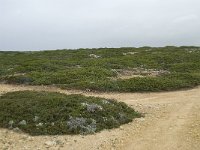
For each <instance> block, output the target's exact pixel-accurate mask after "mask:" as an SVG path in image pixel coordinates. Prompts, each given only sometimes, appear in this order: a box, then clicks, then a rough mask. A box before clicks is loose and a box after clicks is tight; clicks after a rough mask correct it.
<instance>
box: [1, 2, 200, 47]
mask: <svg viewBox="0 0 200 150" xmlns="http://www.w3.org/2000/svg"><path fill="white" fill-rule="evenodd" d="M199 17H200V1H199V0H184V1H183V0H167V1H163V0H101V1H99V0H84V1H83V0H56V1H55V0H18V1H16V0H0V22H1V23H0V50H38V49H58V48H80V47H84V48H87V47H121V46H122V47H125V46H144V45H150V46H165V45H200V41H199V39H200V30H199V26H200V19H199ZM183 37H184V38H183ZM186 37H188V38H186Z"/></svg>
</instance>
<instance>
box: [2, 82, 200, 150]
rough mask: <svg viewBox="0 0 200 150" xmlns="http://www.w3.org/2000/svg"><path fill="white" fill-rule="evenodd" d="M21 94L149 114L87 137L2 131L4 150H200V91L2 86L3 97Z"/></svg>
mask: <svg viewBox="0 0 200 150" xmlns="http://www.w3.org/2000/svg"><path fill="white" fill-rule="evenodd" d="M19 90H37V91H42V90H43V91H57V92H61V93H65V94H77V93H78V94H83V95H86V96H98V97H104V98H111V99H116V100H118V101H123V102H125V103H127V104H128V105H130V106H131V107H133V108H134V109H136V110H138V111H140V112H142V113H145V117H144V118H140V119H135V120H134V121H133V122H131V123H129V124H126V125H123V126H121V127H120V128H118V129H113V130H104V131H102V132H100V133H96V134H94V135H87V136H81V135H78V136H69V135H64V136H37V137H31V136H29V135H27V134H24V133H17V132H13V131H10V130H7V129H0V149H10V150H23V149H31V150H33V149H34V150H43V149H44V150H45V149H52V150H54V149H55V150H88V149H90V150H96V149H100V150H101V149H102V150H115V149H116V150H200V87H198V88H195V89H191V90H185V91H175V92H160V93H91V92H82V91H74V90H60V89H58V88H54V87H44V86H16V85H5V84H0V95H1V94H3V93H6V92H12V91H19Z"/></svg>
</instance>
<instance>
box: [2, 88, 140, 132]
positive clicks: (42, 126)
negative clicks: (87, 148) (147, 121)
mask: <svg viewBox="0 0 200 150" xmlns="http://www.w3.org/2000/svg"><path fill="white" fill-rule="evenodd" d="M138 117H141V114H139V113H138V112H136V111H134V110H133V109H132V108H130V107H128V106H127V105H126V104H125V103H123V102H117V101H114V100H108V99H102V98H95V97H85V96H82V95H65V94H60V93H54V92H34V91H17V92H11V93H6V94H4V95H2V96H0V127H2V128H9V129H12V130H14V131H18V132H19V131H23V132H26V133H29V134H30V135H62V134H93V133H95V132H99V131H101V130H103V129H111V128H116V127H119V126H120V125H122V124H125V123H128V122H131V121H132V120H133V119H134V118H138Z"/></svg>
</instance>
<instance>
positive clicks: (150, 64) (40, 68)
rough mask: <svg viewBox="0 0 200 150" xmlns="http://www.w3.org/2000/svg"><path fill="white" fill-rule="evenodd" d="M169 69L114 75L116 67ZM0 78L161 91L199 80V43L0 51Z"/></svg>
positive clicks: (100, 87)
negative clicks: (125, 75)
mask: <svg viewBox="0 0 200 150" xmlns="http://www.w3.org/2000/svg"><path fill="white" fill-rule="evenodd" d="M135 68H137V69H144V70H147V71H148V70H149V69H150V70H154V71H158V72H159V71H160V70H162V71H163V70H164V71H167V72H169V73H167V74H160V75H157V76H143V77H140V76H136V77H132V78H128V79H121V78H118V73H119V72H118V70H120V69H121V70H131V69H135ZM0 81H2V82H6V83H15V84H30V85H56V86H59V87H62V88H74V89H83V90H85V89H90V90H99V91H125V92H134V91H162V90H176V89H180V88H190V87H194V86H197V85H199V84H200V48H199V47H172V46H168V47H163V48H153V47H141V48H100V49H78V50H53V51H41V52H0Z"/></svg>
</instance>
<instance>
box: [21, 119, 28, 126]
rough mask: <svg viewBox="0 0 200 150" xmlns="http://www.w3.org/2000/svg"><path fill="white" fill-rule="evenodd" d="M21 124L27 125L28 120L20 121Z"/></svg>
mask: <svg viewBox="0 0 200 150" xmlns="http://www.w3.org/2000/svg"><path fill="white" fill-rule="evenodd" d="M19 125H27V123H26V120H22V121H20V122H19Z"/></svg>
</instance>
